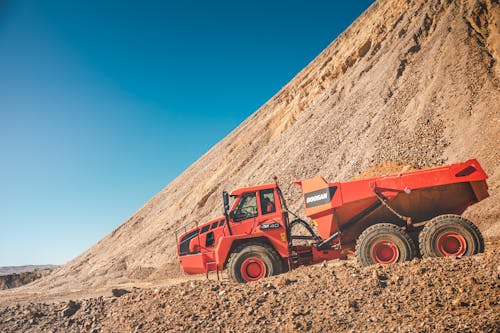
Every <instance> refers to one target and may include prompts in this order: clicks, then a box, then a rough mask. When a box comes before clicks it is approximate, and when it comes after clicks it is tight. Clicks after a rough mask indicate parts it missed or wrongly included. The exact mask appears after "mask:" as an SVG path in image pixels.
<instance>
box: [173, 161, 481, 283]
mask: <svg viewBox="0 0 500 333" xmlns="http://www.w3.org/2000/svg"><path fill="white" fill-rule="evenodd" d="M486 178H487V175H486V173H485V172H484V170H483V169H482V168H481V166H480V164H479V162H478V161H477V160H475V159H471V160H468V161H466V162H463V163H457V164H452V165H448V166H443V167H437V168H431V169H424V170H418V171H411V172H404V173H400V174H395V175H390V176H383V177H373V178H367V179H362V180H354V181H348V182H334V183H329V182H327V181H326V180H325V179H324V178H322V177H315V178H311V179H306V180H300V181H296V182H295V183H296V184H298V185H299V186H300V187H301V189H302V192H303V194H304V209H305V213H306V215H307V216H308V217H309V218H310V219H311V220H312V223H311V224H312V225H314V227H315V228H316V229H317V231H318V234H319V235H318V234H314V227H312V228H310V229H312V231H311V234H313V235H312V236H311V237H310V239H315V240H316V241H315V244H313V245H294V244H293V243H292V238H294V237H295V238H297V239H301V237H300V236H292V235H291V228H292V226H293V224H294V223H295V222H296V221H297V220H296V221H294V222H289V220H288V219H289V211H288V210H287V208H286V202H285V200H284V199H283V197H282V195H281V191H280V189H279V187H278V185H277V184H276V183H271V184H265V185H260V186H253V187H247V188H241V189H238V190H235V191H233V192H232V193H231V196H232V197H234V203H233V205H232V207H231V209H230V210H229V211H228V212H227V214H226V216H224V217H220V218H217V219H214V220H211V221H208V222H206V223H203V224H200V225H197V226H195V227H194V228H191V229H190V230H187V229H186V228H184V230H183V231H184V232H182V234H180V236H179V238H178V249H177V250H178V254H179V260H180V263H181V265H182V268H183V270H184V271H185V272H186V273H188V274H201V273H208V272H209V271H214V270H217V271H221V270H223V269H225V268H226V266H227V265H228V261H229V260H230V256H231V254H232V253H235V252H241V251H242V249H244V247H245V245H246V244H247V245H252V244H253V245H255V244H262V245H263V246H265V247H266V248H268V249H270V251H271V250H272V251H274V253H276V254H277V255H278V256H279V258H280V260H281V262H282V264H283V266H284V267H285V270H286V266H288V269H292V268H294V267H296V266H299V265H304V264H313V263H317V262H321V261H324V260H331V259H338V258H343V257H345V256H346V254H351V253H353V252H354V250H355V246H356V242H357V240H358V238H359V237H360V235H361V234H362V233H363V232H364V231H365V230H367V228H369V227H370V226H373V225H376V224H379V223H382V222H383V223H391V224H394V225H397V226H400V227H401V228H405V230H407V231H408V232H411V231H412V230H417V231H419V230H421V228H422V227H423V226H424V225H425V224H426V222H427V221H430V220H432V219H433V218H436V217H437V216H441V215H444V214H456V215H460V214H462V213H463V212H464V211H465V209H467V207H469V206H470V205H472V204H474V203H476V202H479V201H481V200H483V199H485V198H486V197H488V191H487V190H488V188H487V185H486V181H485V180H486ZM242 200H243V201H242ZM247 202H250V204H248V205H247V206H245V204H246V203H247ZM269 202H271V203H269ZM248 207H250V208H251V213H249V214H247V213H248ZM254 207H255V211H254ZM269 208H270V209H269ZM245 209H246V211H245ZM242 211H243V212H245V214H243V213H242ZM299 220H300V219H299ZM301 221H302V222H301V223H302V224H305V221H303V220H301ZM450 235H451V236H450ZM444 237H445V238H442V241H441V242H447V243H443V244H445V245H446V246H448V248H449V247H450V246H452V247H453V246H455V245H454V244H455V243H457V242H458V243H457V244H458V245H456V246H462V247H463V248H464V247H465V246H466V245H467V244H465V243H463V242H465V240H463V239H465V238H464V237H465V236H464V237H462V236H460V232H459V231H456V232H455V234H449V233H448V234H446V235H445V236H444ZM462 240H463V242H462ZM384 242H385V243H384ZM384 242H382V241H381V243H380V244H382V245H380V244H379V245H376V246H378V248H376V249H379V248H380V249H382V250H381V251H382V252H383V251H387V249H389V250H390V247H388V246H387V244H389V245H390V244H392V243H391V242H389V243H388V242H387V241H384ZM395 243H397V242H395ZM462 243H463V244H462ZM384 244H385V245H384ZM450 244H451V245H450ZM393 245H394V244H393ZM393 245H390V246H391V247H393ZM438 245H439V244H438ZM441 245H442V244H441ZM384 246H385V247H384ZM396 250H397V249H396ZM377 251H378V250H377ZM401 251H402V250H401ZM453 251H454V252H453ZM457 251H458V252H460V251H459V250H454V249H452V250H448V252H449V253H447V252H445V254H450V255H451V254H454V253H458V252H457ZM379 252H380V251H379ZM382 252H381V253H382ZM462 252H464V251H462ZM462 252H460V253H462ZM394 255H395V254H394ZM397 255H398V256H399V255H400V253H399V252H397ZM256 257H258V256H256ZM396 259H397V258H396ZM235 260H236V259H235ZM375 261H376V262H379V263H385V261H384V260H383V258H382V259H381V260H378V259H377V256H376V255H375ZM392 261H395V260H392ZM392 261H391V262H392ZM237 266H238V269H239V270H240V271H241V274H242V281H253V280H258V279H260V278H262V277H264V276H267V275H266V265H264V264H263V263H262V262H259V261H258V260H253V261H252V260H251V259H245V260H243V261H242V263H239V264H238V265H237ZM240 266H241V267H240ZM268 266H269V265H268ZM267 270H269V267H267Z"/></svg>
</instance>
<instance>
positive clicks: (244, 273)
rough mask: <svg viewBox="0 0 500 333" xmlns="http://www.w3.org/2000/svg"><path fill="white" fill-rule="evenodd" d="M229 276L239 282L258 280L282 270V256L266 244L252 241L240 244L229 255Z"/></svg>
mask: <svg viewBox="0 0 500 333" xmlns="http://www.w3.org/2000/svg"><path fill="white" fill-rule="evenodd" d="M227 271H228V275H229V278H230V279H231V280H234V281H237V282H251V281H258V280H260V279H262V278H265V277H268V276H271V275H277V274H280V273H281V272H282V263H281V258H280V256H279V255H278V254H277V253H276V251H275V250H274V249H273V248H272V247H270V246H269V245H266V244H261V243H250V244H245V245H243V246H240V247H239V248H237V249H236V251H235V252H233V253H232V254H231V256H230V257H229V261H228V265H227Z"/></svg>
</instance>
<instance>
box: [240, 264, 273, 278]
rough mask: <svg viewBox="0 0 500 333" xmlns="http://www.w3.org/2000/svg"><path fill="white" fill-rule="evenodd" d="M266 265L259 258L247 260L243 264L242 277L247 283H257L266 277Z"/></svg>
mask: <svg viewBox="0 0 500 333" xmlns="http://www.w3.org/2000/svg"><path fill="white" fill-rule="evenodd" d="M266 271H267V270H266V264H264V262H263V261H262V260H260V259H259V258H247V259H245V261H243V263H242V264H241V277H242V278H243V279H244V280H245V281H257V280H260V279H262V278H263V277H264V276H266Z"/></svg>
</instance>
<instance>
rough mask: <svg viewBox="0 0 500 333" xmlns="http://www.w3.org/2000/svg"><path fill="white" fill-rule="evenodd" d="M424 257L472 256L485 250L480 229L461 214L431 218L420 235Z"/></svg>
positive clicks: (420, 244)
mask: <svg viewBox="0 0 500 333" xmlns="http://www.w3.org/2000/svg"><path fill="white" fill-rule="evenodd" d="M418 243H419V247H420V252H421V253H422V256H423V257H424V258H429V257H458V256H470V255H473V254H477V253H480V252H484V240H483V236H482V235H481V232H480V231H479V229H478V228H477V227H476V226H475V225H474V224H473V223H472V222H471V221H469V220H467V219H465V218H463V217H461V216H459V215H452V214H449V215H441V216H437V217H435V218H433V219H432V220H430V221H429V222H428V223H427V224H426V225H425V227H424V229H423V230H422V232H421V233H420V235H419V241H418Z"/></svg>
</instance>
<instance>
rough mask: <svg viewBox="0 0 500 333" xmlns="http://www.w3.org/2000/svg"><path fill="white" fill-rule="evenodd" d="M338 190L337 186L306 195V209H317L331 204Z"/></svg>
mask: <svg viewBox="0 0 500 333" xmlns="http://www.w3.org/2000/svg"><path fill="white" fill-rule="evenodd" d="M336 190H337V186H332V187H328V188H323V189H321V190H317V191H313V192H309V193H306V194H305V196H304V199H305V201H306V208H311V207H316V206H319V205H324V204H326V203H328V202H330V201H331V200H332V198H333V195H334V194H335V191H336Z"/></svg>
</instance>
